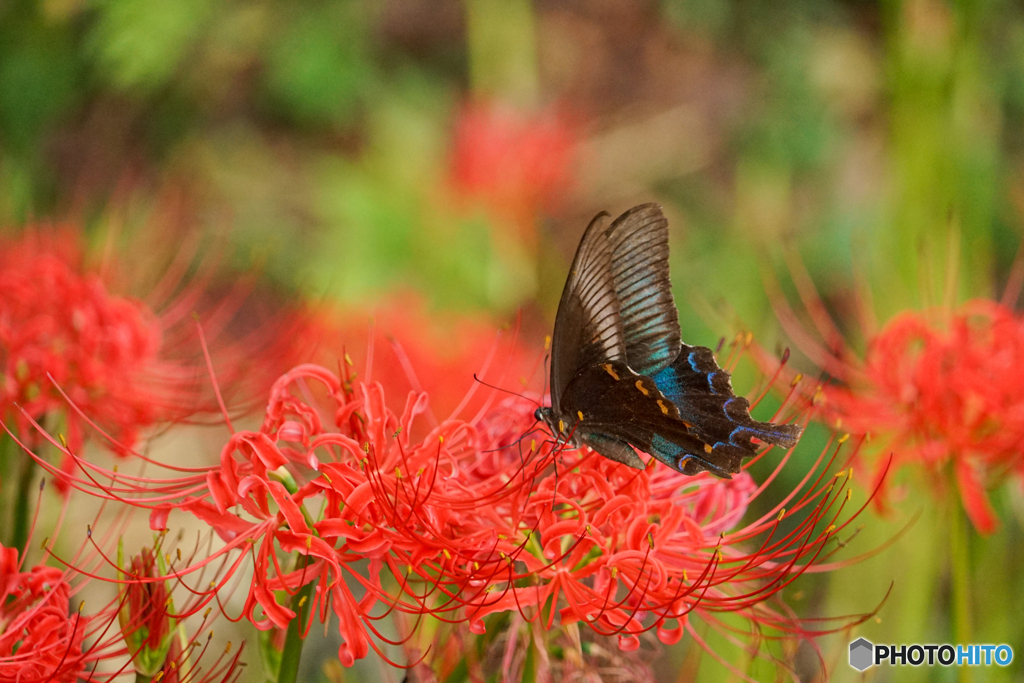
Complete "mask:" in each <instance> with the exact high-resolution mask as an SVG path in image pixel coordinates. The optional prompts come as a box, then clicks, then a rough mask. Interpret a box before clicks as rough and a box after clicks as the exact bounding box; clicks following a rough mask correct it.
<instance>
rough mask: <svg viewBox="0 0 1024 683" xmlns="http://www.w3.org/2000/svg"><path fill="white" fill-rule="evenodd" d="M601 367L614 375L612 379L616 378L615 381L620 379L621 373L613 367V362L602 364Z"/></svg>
mask: <svg viewBox="0 0 1024 683" xmlns="http://www.w3.org/2000/svg"><path fill="white" fill-rule="evenodd" d="M601 367H602V368H604V371H605V372H607V373H608V374H609V375H611V376H612V379H614V380H615V381H618V380H619V374H618V373H617V372H615V368H613V367H612V364H611V363H604V364H602V365H601Z"/></svg>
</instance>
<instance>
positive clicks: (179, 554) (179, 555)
mask: <svg viewBox="0 0 1024 683" xmlns="http://www.w3.org/2000/svg"><path fill="white" fill-rule="evenodd" d="M174 553H175V554H176V555H177V556H178V561H179V562H181V548H178V549H177V550H175V551H174Z"/></svg>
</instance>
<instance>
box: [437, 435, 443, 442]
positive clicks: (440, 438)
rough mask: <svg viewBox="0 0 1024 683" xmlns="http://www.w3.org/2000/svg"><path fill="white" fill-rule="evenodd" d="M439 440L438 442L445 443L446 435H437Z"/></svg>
mask: <svg viewBox="0 0 1024 683" xmlns="http://www.w3.org/2000/svg"><path fill="white" fill-rule="evenodd" d="M437 441H438V443H444V435H443V434H442V435H439V436H438V437H437Z"/></svg>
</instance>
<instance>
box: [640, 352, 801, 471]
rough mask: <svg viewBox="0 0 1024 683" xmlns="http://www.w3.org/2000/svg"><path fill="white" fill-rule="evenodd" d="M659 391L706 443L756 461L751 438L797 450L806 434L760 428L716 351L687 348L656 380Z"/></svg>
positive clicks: (768, 425) (794, 428) (793, 428)
mask: <svg viewBox="0 0 1024 683" xmlns="http://www.w3.org/2000/svg"><path fill="white" fill-rule="evenodd" d="M653 379H654V382H655V384H657V386H658V389H659V390H660V391H661V392H662V393H663V394H665V396H666V397H667V398H668V399H669V400H671V401H672V402H673V403H674V404H675V405H676V407H677V408H678V409H679V415H680V417H681V419H683V420H685V421H686V422H689V423H691V424H692V425H693V428H694V431H695V432H696V433H697V435H698V436H700V437H701V438H703V439H704V440H706V441H708V442H710V443H712V444H716V448H717V447H718V445H721V444H726V443H728V444H732V445H735V446H739V447H741V448H744V449H746V450H748V451H749V455H753V451H754V447H753V446H752V445H751V443H750V439H751V438H756V439H758V440H759V441H763V442H764V443H769V444H772V445H775V446H779V447H781V448H792V447H794V446H796V444H797V442H798V441H799V440H800V435H801V434H802V433H803V428H802V427H800V426H799V425H795V424H781V425H780V424H775V423H773V422H760V421H758V420H755V419H753V418H752V417H751V416H750V402H749V401H747V399H745V398H743V397H742V396H736V395H735V394H733V391H732V382H731V379H730V377H729V373H728V372H726V371H725V370H723V369H722V368H720V367H719V366H718V363H717V362H716V361H715V356H714V354H713V353H712V352H711V349H708V348H705V347H703V346H686V345H683V347H682V350H681V351H680V352H679V355H678V356H677V357H676V360H675V361H674V362H673V363H672V365H670V366H669V367H667V368H665V369H664V370H662V371H660V372H658V373H657V374H656V375H654V377H653Z"/></svg>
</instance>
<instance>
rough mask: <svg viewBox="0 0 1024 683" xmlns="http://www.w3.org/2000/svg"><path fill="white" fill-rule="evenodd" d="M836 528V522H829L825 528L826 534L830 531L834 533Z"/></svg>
mask: <svg viewBox="0 0 1024 683" xmlns="http://www.w3.org/2000/svg"><path fill="white" fill-rule="evenodd" d="M835 530H836V525H835V524H829V525H828V528H827V529H825V533H826V534H830V533H832V532H833V531H835Z"/></svg>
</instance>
